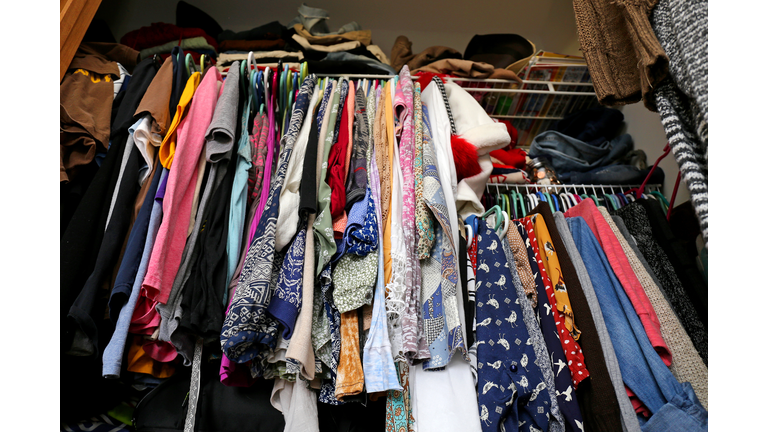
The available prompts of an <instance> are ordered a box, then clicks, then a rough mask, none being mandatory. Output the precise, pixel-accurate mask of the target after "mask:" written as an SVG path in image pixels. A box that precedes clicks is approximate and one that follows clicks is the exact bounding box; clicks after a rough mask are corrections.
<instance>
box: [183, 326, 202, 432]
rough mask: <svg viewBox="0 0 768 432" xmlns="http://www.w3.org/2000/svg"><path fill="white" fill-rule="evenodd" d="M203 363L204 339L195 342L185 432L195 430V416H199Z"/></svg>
mask: <svg viewBox="0 0 768 432" xmlns="http://www.w3.org/2000/svg"><path fill="white" fill-rule="evenodd" d="M202 361H203V339H202V338H197V341H196V342H195V356H194V358H193V359H192V377H191V380H190V383H189V405H188V406H187V418H186V420H184V432H192V431H194V430H195V415H196V414H197V398H198V396H199V395H200V363H202Z"/></svg>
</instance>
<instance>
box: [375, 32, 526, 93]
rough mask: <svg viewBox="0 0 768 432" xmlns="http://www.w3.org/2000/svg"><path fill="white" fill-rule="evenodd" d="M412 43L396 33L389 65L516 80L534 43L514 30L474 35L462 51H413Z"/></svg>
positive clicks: (447, 48)
mask: <svg viewBox="0 0 768 432" xmlns="http://www.w3.org/2000/svg"><path fill="white" fill-rule="evenodd" d="M412 45H413V44H412V43H411V41H410V40H408V38H407V37H405V36H398V37H397V39H396V40H395V44H394V46H392V52H391V54H390V57H391V59H392V67H394V68H395V69H400V68H402V67H403V66H406V65H407V66H408V67H409V68H410V69H411V71H413V72H414V73H419V72H425V73H433V74H442V75H452V76H457V77H461V78H479V79H485V78H491V79H506V80H513V81H517V82H518V83H520V84H522V80H521V79H520V78H519V77H518V76H517V75H518V74H519V73H520V72H521V71H522V69H523V68H524V67H525V65H527V64H528V61H529V60H530V59H531V57H532V56H533V55H534V53H535V52H536V46H535V45H534V44H533V43H532V42H530V41H529V40H527V39H525V38H524V37H522V36H519V35H516V34H488V35H475V36H474V37H473V38H472V39H471V40H470V41H469V44H468V45H467V48H466V49H465V50H464V53H463V54H462V53H461V52H459V51H457V50H455V49H453V48H449V47H446V46H431V47H429V48H427V49H425V50H423V51H421V52H419V53H414V52H413V50H412Z"/></svg>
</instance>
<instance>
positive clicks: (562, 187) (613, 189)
mask: <svg viewBox="0 0 768 432" xmlns="http://www.w3.org/2000/svg"><path fill="white" fill-rule="evenodd" d="M500 187H503V188H505V191H506V190H509V189H512V188H514V189H515V191H517V192H520V189H524V190H525V192H526V193H529V192H545V191H547V190H548V189H550V190H551V189H554V190H556V191H562V192H570V191H571V190H573V191H574V192H584V193H587V192H588V191H589V190H591V191H592V192H593V193H595V194H596V193H597V192H601V193H603V194H607V193H611V194H613V193H619V192H623V191H629V190H630V189H636V188H639V187H640V185H611V184H599V185H585V184H559V185H540V184H514V183H486V185H485V188H486V190H488V191H490V190H491V189H492V188H495V189H496V190H498V189H499V188H500ZM645 187H646V188H647V190H648V191H649V192H654V191H657V192H661V189H662V185H660V184H652V185H651V184H647V185H645ZM569 189H570V190H569Z"/></svg>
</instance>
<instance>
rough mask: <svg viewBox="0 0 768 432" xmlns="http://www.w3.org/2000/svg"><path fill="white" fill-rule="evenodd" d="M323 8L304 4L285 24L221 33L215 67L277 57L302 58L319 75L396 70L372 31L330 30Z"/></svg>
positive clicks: (354, 26)
mask: <svg viewBox="0 0 768 432" xmlns="http://www.w3.org/2000/svg"><path fill="white" fill-rule="evenodd" d="M329 18H330V15H329V13H328V12H327V11H325V10H323V9H318V8H312V7H309V6H307V5H302V6H300V7H299V13H298V15H297V16H296V17H295V18H294V19H293V20H292V21H290V22H289V23H288V24H287V25H285V26H284V25H282V24H281V23H280V22H278V21H272V22H270V23H267V24H264V25H260V26H257V27H254V28H252V29H250V30H246V31H241V32H234V31H231V30H225V31H223V32H221V34H219V37H218V39H219V44H220V51H221V55H220V56H219V58H218V62H217V64H216V66H217V67H218V68H219V70H220V71H221V72H225V71H227V70H228V68H229V66H230V65H231V64H232V63H233V62H235V61H243V60H247V59H248V56H249V53H251V52H253V54H252V55H251V58H252V59H253V60H255V61H256V62H257V63H258V65H259V66H269V67H275V66H276V65H277V63H278V62H279V61H282V63H283V65H284V66H286V67H290V68H293V69H298V68H299V66H300V65H299V63H302V62H306V63H307V66H308V67H309V70H311V71H312V72H313V73H320V74H334V73H345V74H378V75H395V74H396V71H395V69H393V68H392V67H391V66H390V65H389V59H388V58H387V56H386V54H384V52H383V51H382V50H381V48H379V47H378V46H376V45H374V44H373V43H372V39H371V31H370V30H364V29H363V28H362V26H360V24H358V23H357V22H354V21H352V22H350V23H347V24H345V25H343V26H342V27H341V28H339V29H338V30H335V31H330V30H329V29H328V23H327V21H328V19H329Z"/></svg>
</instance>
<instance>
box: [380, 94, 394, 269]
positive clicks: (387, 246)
mask: <svg viewBox="0 0 768 432" xmlns="http://www.w3.org/2000/svg"><path fill="white" fill-rule="evenodd" d="M390 85H391V84H390V82H389V81H387V83H386V84H385V85H384V88H383V89H382V90H381V96H382V97H383V98H384V114H385V115H386V118H387V158H388V160H389V161H390V164H389V165H390V169H394V167H393V166H392V163H391V161H392V159H394V157H395V131H394V129H393V121H394V120H393V118H392V95H391V93H390ZM387 176H388V177H389V180H390V191H391V190H392V179H393V178H394V174H393V173H392V171H391V170H390V172H389V173H388V174H387ZM390 196H391V195H390ZM383 240H384V283H385V284H388V283H389V282H390V281H391V280H392V200H391V199H390V200H389V205H388V206H387V218H386V220H385V221H384V239H383Z"/></svg>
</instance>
